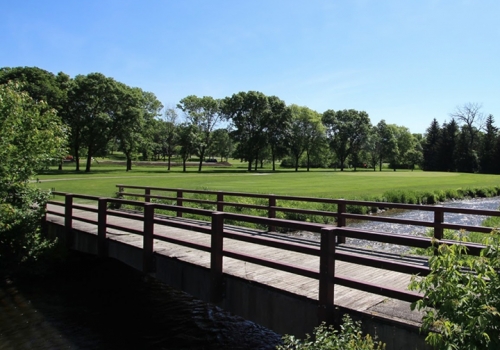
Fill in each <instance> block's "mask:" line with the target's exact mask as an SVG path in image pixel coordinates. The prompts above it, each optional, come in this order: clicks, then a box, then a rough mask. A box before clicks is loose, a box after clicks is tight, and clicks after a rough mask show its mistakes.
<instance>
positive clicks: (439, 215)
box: [116, 184, 500, 243]
mask: <svg viewBox="0 0 500 350" xmlns="http://www.w3.org/2000/svg"><path fill="white" fill-rule="evenodd" d="M116 187H118V188H119V190H120V191H121V192H119V193H121V194H122V195H136V196H137V197H144V198H146V197H147V198H156V199H162V198H164V199H174V200H175V199H176V200H177V205H178V206H179V207H182V206H183V205H184V203H190V202H191V203H204V204H213V205H217V210H218V211H224V208H225V207H240V208H251V209H259V210H260V209H261V210H263V211H264V212H266V213H267V214H266V215H263V216H266V217H269V218H272V217H276V213H277V212H282V213H296V214H304V215H317V216H327V217H333V218H335V219H336V220H337V226H338V227H345V226H346V225H347V222H346V219H352V220H364V221H378V222H387V223H395V224H402V225H415V226H423V227H429V228H433V229H434V238H436V239H442V238H443V230H444V229H447V228H450V229H458V230H460V229H463V230H466V231H471V232H482V233H484V232H491V231H492V230H493V228H492V227H478V226H471V225H457V224H451V223H446V222H445V213H455V214H466V215H481V216H500V211H496V210H478V209H464V208H451V207H445V206H440V205H417V204H402V203H388V202H373V201H360V200H346V199H331V198H316V197H301V196H285V195H275V194H255V193H244V192H226V191H210V190H191V189H179V188H164V187H148V186H130V185H121V184H120V185H116ZM127 188H130V189H139V190H143V191H145V193H146V192H147V193H149V196H147V195H146V194H144V195H143V194H132V193H128V192H124V190H125V189H127ZM153 190H154V191H158V192H175V193H176V194H177V197H175V198H173V197H166V196H161V195H158V194H155V195H152V194H151V191H153ZM184 194H205V195H213V196H217V199H216V198H214V199H213V200H209V199H193V198H186V196H185V195H184ZM227 197H243V198H244V197H246V198H260V199H263V200H266V201H267V202H268V203H271V204H268V205H264V204H263V205H258V204H247V203H237V202H234V201H233V202H231V201H224V199H225V198H227ZM278 201H279V202H287V201H288V202H290V201H298V202H310V203H323V204H333V205H336V206H337V210H336V211H325V210H314V209H302V208H290V207H285V206H279V205H278V204H277V203H278ZM347 206H364V207H376V208H384V209H402V210H419V211H427V212H433V213H434V218H433V219H432V220H431V221H420V220H409V219H397V218H391V217H387V216H373V215H364V214H354V213H349V212H348V211H347ZM177 215H178V216H182V212H181V211H179V212H178V213H177ZM269 229H270V230H273V227H271V226H269ZM337 242H338V243H345V238H344V237H343V236H338V238H337Z"/></svg>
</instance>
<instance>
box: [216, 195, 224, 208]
mask: <svg viewBox="0 0 500 350" xmlns="http://www.w3.org/2000/svg"><path fill="white" fill-rule="evenodd" d="M217 211H221V212H222V211H224V193H222V192H217Z"/></svg>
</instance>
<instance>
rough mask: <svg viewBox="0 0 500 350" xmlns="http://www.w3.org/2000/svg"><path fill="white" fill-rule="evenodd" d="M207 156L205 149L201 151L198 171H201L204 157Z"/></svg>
mask: <svg viewBox="0 0 500 350" xmlns="http://www.w3.org/2000/svg"><path fill="white" fill-rule="evenodd" d="M204 157H205V149H202V150H201V152H200V164H198V172H201V167H202V166H203V158H204Z"/></svg>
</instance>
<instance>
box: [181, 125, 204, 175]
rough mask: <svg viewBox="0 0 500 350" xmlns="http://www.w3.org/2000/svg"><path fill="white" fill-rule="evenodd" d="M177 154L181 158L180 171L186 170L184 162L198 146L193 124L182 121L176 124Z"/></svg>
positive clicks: (197, 134) (196, 132) (196, 133)
mask: <svg viewBox="0 0 500 350" xmlns="http://www.w3.org/2000/svg"><path fill="white" fill-rule="evenodd" d="M178 135H179V146H180V150H179V154H180V156H181V158H182V171H183V172H186V162H187V160H188V159H189V157H190V156H191V155H192V154H193V153H194V152H195V151H196V149H197V148H198V145H197V143H198V142H199V140H198V137H199V133H198V130H197V128H196V126H195V125H193V124H191V123H182V124H180V125H179V126H178Z"/></svg>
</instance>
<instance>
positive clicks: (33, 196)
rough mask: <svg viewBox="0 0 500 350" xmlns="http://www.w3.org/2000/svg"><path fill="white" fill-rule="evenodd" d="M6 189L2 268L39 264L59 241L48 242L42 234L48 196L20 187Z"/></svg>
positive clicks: (0, 224)
mask: <svg viewBox="0 0 500 350" xmlns="http://www.w3.org/2000/svg"><path fill="white" fill-rule="evenodd" d="M3 190H4V191H5V192H4V191H1V192H3V193H2V194H4V195H6V198H5V197H4V198H5V199H4V200H3V201H1V202H0V266H2V267H4V268H8V269H10V268H12V267H18V265H19V264H22V263H26V262H33V261H36V260H37V259H39V258H40V257H41V256H42V255H43V253H44V252H45V251H48V250H50V249H51V248H52V247H54V244H55V242H53V241H48V240H46V239H44V238H43V237H42V235H41V232H40V224H41V220H42V217H43V215H44V211H45V205H46V202H47V199H48V193H46V192H43V191H41V190H40V189H37V188H33V187H30V186H23V185H19V184H18V185H16V186H13V187H10V188H8V189H6V188H5V187H4V188H3Z"/></svg>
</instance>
